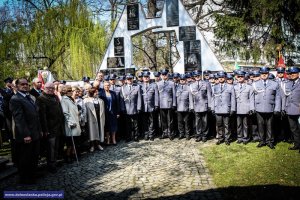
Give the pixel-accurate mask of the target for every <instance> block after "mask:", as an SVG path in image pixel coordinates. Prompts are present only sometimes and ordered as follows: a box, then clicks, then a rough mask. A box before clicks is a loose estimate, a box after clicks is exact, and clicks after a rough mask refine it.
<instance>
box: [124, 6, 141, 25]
mask: <svg viewBox="0 0 300 200" xmlns="http://www.w3.org/2000/svg"><path fill="white" fill-rule="evenodd" d="M127 29H128V30H129V31H130V30H139V29H140V22H139V4H129V5H127Z"/></svg>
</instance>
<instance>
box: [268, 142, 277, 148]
mask: <svg viewBox="0 0 300 200" xmlns="http://www.w3.org/2000/svg"><path fill="white" fill-rule="evenodd" d="M267 146H268V147H269V148H270V149H275V146H274V144H272V143H270V144H267Z"/></svg>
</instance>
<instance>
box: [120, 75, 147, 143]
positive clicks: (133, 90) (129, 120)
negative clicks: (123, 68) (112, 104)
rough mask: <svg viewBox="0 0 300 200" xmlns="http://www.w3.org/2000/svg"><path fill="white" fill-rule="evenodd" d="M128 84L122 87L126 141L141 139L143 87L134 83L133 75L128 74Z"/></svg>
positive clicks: (122, 108)
mask: <svg viewBox="0 0 300 200" xmlns="http://www.w3.org/2000/svg"><path fill="white" fill-rule="evenodd" d="M126 82H127V84H126V85H123V86H122V88H121V93H120V96H121V99H122V101H121V102H122V103H121V111H122V112H123V113H125V118H126V127H127V128H126V131H127V137H126V141H127V142H129V141H130V140H134V141H136V142H138V141H139V128H138V114H139V113H141V110H142V97H141V88H140V86H139V85H136V84H133V75H132V74H127V75H126Z"/></svg>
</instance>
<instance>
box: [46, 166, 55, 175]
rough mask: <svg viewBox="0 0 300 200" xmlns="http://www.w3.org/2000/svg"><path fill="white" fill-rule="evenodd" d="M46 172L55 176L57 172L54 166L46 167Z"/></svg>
mask: <svg viewBox="0 0 300 200" xmlns="http://www.w3.org/2000/svg"><path fill="white" fill-rule="evenodd" d="M48 172H50V173H52V174H55V173H56V172H57V169H56V167H54V166H48Z"/></svg>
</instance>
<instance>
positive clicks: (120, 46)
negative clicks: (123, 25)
mask: <svg viewBox="0 0 300 200" xmlns="http://www.w3.org/2000/svg"><path fill="white" fill-rule="evenodd" d="M114 49H115V56H124V38H123V37H117V38H114Z"/></svg>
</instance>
